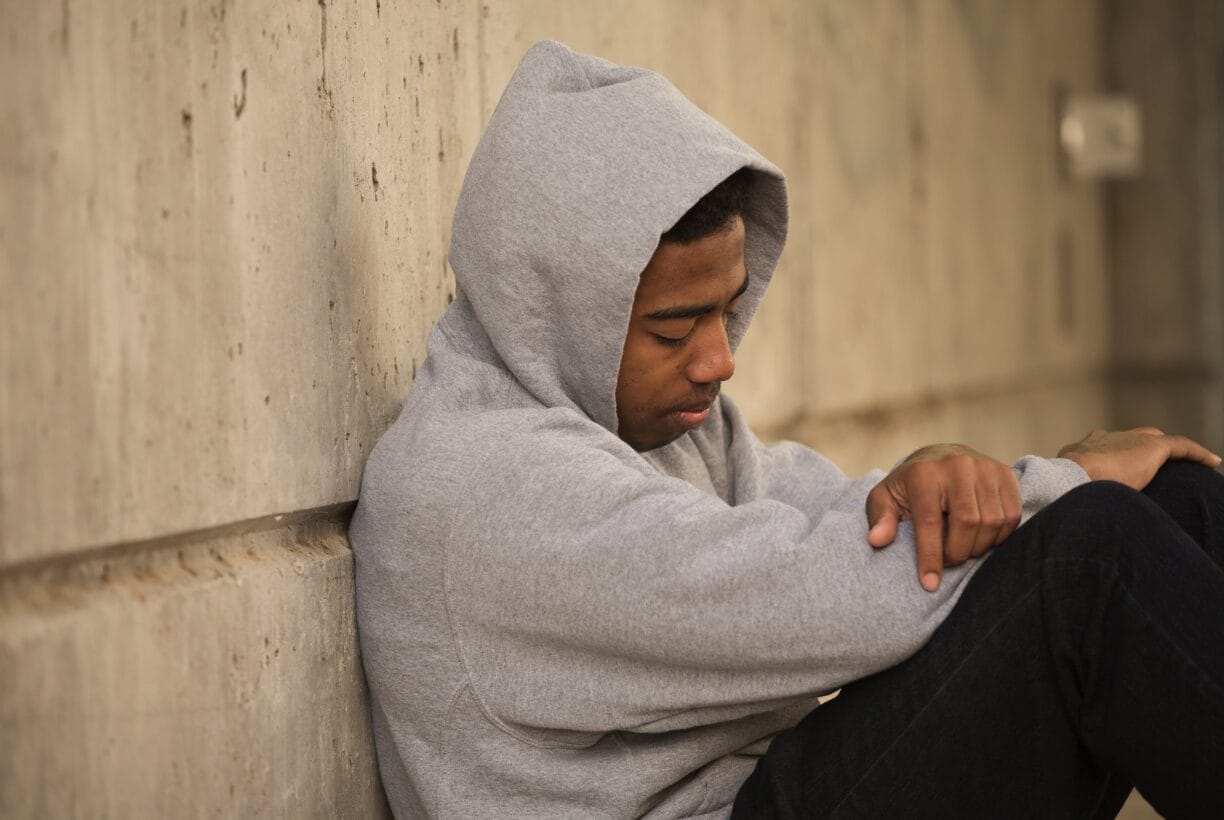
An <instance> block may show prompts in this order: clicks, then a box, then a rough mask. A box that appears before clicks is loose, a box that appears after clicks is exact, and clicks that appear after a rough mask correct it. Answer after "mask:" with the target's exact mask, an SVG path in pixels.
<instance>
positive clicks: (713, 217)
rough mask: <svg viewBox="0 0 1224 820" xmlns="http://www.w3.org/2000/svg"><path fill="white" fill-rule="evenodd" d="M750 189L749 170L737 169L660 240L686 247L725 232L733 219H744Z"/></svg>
mask: <svg viewBox="0 0 1224 820" xmlns="http://www.w3.org/2000/svg"><path fill="white" fill-rule="evenodd" d="M751 189H752V171H751V170H750V169H748V168H740V169H739V170H738V171H736V172H735V173H734V174H732V175H731V176H729V177H727V178H726V179H724V180H723V181H722V182H720V183H718V185H717V186H715V188H714V189H713V190H712V191H710V192H709V193H708V194H706V195H705V196H703V197H702V198H701V199H699V200H697V204H696V205H694V206H693V207H691V208H689V209H688V211H687V212H686V213H685V214H684V216H682V217H680V219H679V221H677V222H676V224H675V225H672V226H671V228H670V229H668V231H667V232H666V233H664V234H663V236H662V237H661V239H662V241H664V242H675V243H677V244H680V245H687V244H688V243H690V242H696V241H697V240H698V239H704V238H705V237H707V236H710V235H711V234H716V233H718V232H719V231H722V230H724V229H726V228H727V226H728V225H729V224H730V223H731V220H732V219H734V218H735V217H737V216H743V214H744V208H745V207H746V206H747V204H748V192H749V191H750V190H751Z"/></svg>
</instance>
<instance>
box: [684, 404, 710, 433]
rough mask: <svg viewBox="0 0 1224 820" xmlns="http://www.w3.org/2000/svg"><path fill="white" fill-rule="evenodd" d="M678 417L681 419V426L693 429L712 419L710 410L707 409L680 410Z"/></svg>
mask: <svg viewBox="0 0 1224 820" xmlns="http://www.w3.org/2000/svg"><path fill="white" fill-rule="evenodd" d="M676 415H677V416H678V417H679V418H680V424H681V425H683V426H684V427H687V428H690V429H691V428H693V427H697V426H698V425H700V424H701V423H702V422H704V421H705V420H706V419H708V418H709V417H710V408H708V407H706V408H703V409H700V410H697V409H694V410H678V411H677V412H676Z"/></svg>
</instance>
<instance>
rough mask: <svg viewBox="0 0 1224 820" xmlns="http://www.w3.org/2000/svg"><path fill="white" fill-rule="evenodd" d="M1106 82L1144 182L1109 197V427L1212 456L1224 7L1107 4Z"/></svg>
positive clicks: (1219, 308)
mask: <svg viewBox="0 0 1224 820" xmlns="http://www.w3.org/2000/svg"><path fill="white" fill-rule="evenodd" d="M1107 9H1108V15H1107V18H1106V31H1107V38H1108V49H1107V52H1108V55H1109V64H1108V75H1109V76H1108V81H1109V83H1110V85H1111V86H1113V87H1115V88H1118V89H1121V90H1123V91H1125V92H1127V93H1129V94H1131V95H1132V96H1134V97H1135V99H1136V100H1138V102H1139V103H1140V105H1141V106H1142V107H1143V110H1144V112H1145V117H1144V125H1145V128H1146V143H1147V145H1146V150H1145V152H1144V164H1145V167H1144V172H1143V174H1142V175H1141V176H1140V177H1138V178H1136V179H1133V180H1127V181H1125V182H1118V183H1115V184H1113V185H1112V186H1111V188H1112V189H1111V191H1110V196H1109V212H1108V217H1109V225H1110V230H1109V236H1110V244H1111V252H1110V258H1111V259H1112V260H1113V264H1112V265H1111V267H1110V287H1109V295H1110V305H1111V309H1112V313H1113V316H1114V323H1113V333H1112V338H1111V347H1112V348H1113V351H1114V357H1115V363H1116V372H1115V382H1114V384H1115V387H1114V392H1113V396H1112V400H1113V416H1114V418H1115V420H1116V422H1117V423H1118V424H1121V425H1135V424H1156V425H1159V426H1162V427H1163V428H1164V429H1166V430H1177V431H1182V432H1185V433H1186V434H1188V435H1192V436H1196V437H1198V438H1200V439H1202V440H1203V441H1205V442H1208V443H1209V444H1210V445H1212V446H1214V447H1217V448H1218V447H1220V446H1222V445H1224V335H1222V331H1224V256H1222V255H1221V250H1222V249H1221V244H1220V243H1221V234H1222V232H1224V199H1222V194H1224V131H1221V125H1222V124H1224V116H1222V115H1224V7H1222V6H1221V4H1220V3H1218V2H1213V0H1193V2H1180V3H1163V2H1160V1H1159V0H1113V2H1111V3H1110V4H1109V6H1108V7H1107Z"/></svg>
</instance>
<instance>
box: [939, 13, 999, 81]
mask: <svg viewBox="0 0 1224 820" xmlns="http://www.w3.org/2000/svg"><path fill="white" fill-rule="evenodd" d="M952 5H953V7H954V8H955V9H956V11H957V13H958V14H959V16H960V18H961V21H962V22H963V23H964V25H965V29H966V31H967V32H968V34H969V51H970V53H971V54H972V55H973V61H974V63H976V64H977V67H978V72H977V79H978V80H979V81H980V82H981V84H982V87H983V88H984V89H985V90H986V91H987V92H988V93H991V94H994V93H997V92H998V91H999V85H1000V83H1001V82H1002V74H1003V62H1004V59H1005V55H1006V47H1007V33H1008V31H1007V30H1008V25H1009V23H1010V21H1009V19H1008V18H1009V9H1008V4H1007V3H996V2H991V0H954V2H953V4H952Z"/></svg>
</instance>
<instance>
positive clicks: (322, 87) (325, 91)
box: [318, 0, 336, 120]
mask: <svg viewBox="0 0 1224 820" xmlns="http://www.w3.org/2000/svg"><path fill="white" fill-rule="evenodd" d="M319 65H320V70H319V84H318V93H319V101H320V102H321V103H323V113H324V114H326V115H327V118H328V119H329V120H330V119H331V118H332V115H333V114H334V113H335V110H336V101H335V98H334V97H333V96H332V90H331V88H330V87H329V86H328V84H327V0H319Z"/></svg>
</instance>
